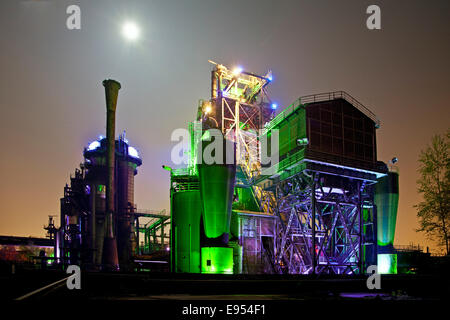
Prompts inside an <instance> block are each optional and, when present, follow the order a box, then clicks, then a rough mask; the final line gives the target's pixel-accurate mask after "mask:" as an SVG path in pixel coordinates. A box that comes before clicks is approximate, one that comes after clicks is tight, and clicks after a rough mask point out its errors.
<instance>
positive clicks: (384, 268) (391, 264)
mask: <svg viewBox="0 0 450 320" xmlns="http://www.w3.org/2000/svg"><path fill="white" fill-rule="evenodd" d="M377 266H378V267H377V269H378V273H380V274H397V254H390V253H383V254H378V257H377Z"/></svg>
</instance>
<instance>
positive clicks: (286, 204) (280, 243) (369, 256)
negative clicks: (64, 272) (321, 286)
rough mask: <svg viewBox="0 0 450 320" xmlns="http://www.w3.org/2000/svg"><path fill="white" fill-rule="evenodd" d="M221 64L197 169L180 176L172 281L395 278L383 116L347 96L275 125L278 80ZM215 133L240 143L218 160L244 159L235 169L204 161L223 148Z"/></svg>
mask: <svg viewBox="0 0 450 320" xmlns="http://www.w3.org/2000/svg"><path fill="white" fill-rule="evenodd" d="M210 62H212V61H210ZM212 63H213V64H214V70H213V71H212V74H211V97H210V99H208V100H202V101H201V102H200V105H199V108H198V113H197V119H196V121H194V122H192V123H190V132H191V139H192V141H191V159H190V161H189V163H188V164H187V166H185V167H184V168H178V169H172V170H171V218H172V228H171V248H172V251H171V262H172V264H171V266H172V271H173V272H190V273H199V272H201V273H234V274H239V273H278V274H285V273H289V274H311V273H327V274H361V273H365V272H366V271H365V270H366V269H367V267H368V266H369V265H374V264H377V263H380V262H381V263H382V264H383V265H387V266H383V270H386V272H392V273H394V272H395V270H394V269H395V255H394V254H393V248H392V244H393V239H394V232H395V220H396V213H397V212H396V211H397V204H398V174H397V173H395V172H389V170H388V166H387V165H386V164H385V163H383V162H380V161H378V160H377V153H376V151H377V146H376V129H377V128H378V127H379V126H380V122H379V120H378V119H377V118H376V116H375V115H374V114H373V113H372V112H371V111H370V110H368V109H367V108H366V107H364V106H363V105H362V104H361V103H359V102H358V101H357V100H356V99H354V98H352V97H351V96H350V95H349V94H347V93H345V92H342V91H339V92H330V93H324V94H316V95H309V96H304V97H300V98H299V99H297V100H296V101H295V102H294V103H293V104H291V105H290V106H289V107H287V108H285V109H284V110H283V111H281V112H280V113H278V114H277V115H276V116H275V109H276V108H277V105H276V104H275V103H274V102H273V101H272V100H271V99H270V97H269V96H268V94H267V86H268V85H269V84H270V83H271V81H272V75H271V72H268V73H267V74H266V75H264V76H259V75H256V74H253V73H251V72H247V71H244V70H242V69H240V68H236V69H234V70H231V69H228V68H227V67H225V66H223V65H220V64H216V63H214V62H212ZM210 132H220V134H221V135H222V136H223V138H224V141H225V143H224V144H223V145H224V146H227V145H233V147H232V148H231V149H230V148H227V147H224V151H223V152H222V153H221V152H219V153H221V154H226V151H227V150H228V151H229V150H233V152H231V153H234V159H235V161H234V162H233V163H232V164H230V163H226V164H218V163H213V164H206V163H197V162H198V160H199V159H202V156H205V155H204V152H205V151H206V150H207V148H208V146H209V145H210V144H212V142H211V141H216V140H217V141H219V140H220V139H221V136H220V134H219V135H218V134H217V133H215V134H212V133H210ZM213 135H214V139H213V138H212V137H211V136H213ZM205 145H206V146H205ZM276 145H277V147H275V146H276ZM264 151H266V152H267V154H266V155H265V154H264ZM216 152H217V150H216ZM229 153H230V152H228V154H227V157H228V156H230V154H229ZM199 154H200V156H199ZM274 155H275V156H276V157H275V158H274V157H272V156H274ZM232 156H233V154H232ZM264 157H266V158H270V159H271V160H270V161H266V160H267V159H265V158H264ZM231 158H233V157H231ZM274 159H275V160H274ZM224 160H225V159H224ZM263 160H264V161H263ZM222 163H225V161H223V162H222ZM379 251H380V252H381V253H382V255H378V252H379ZM379 258H381V260H379Z"/></svg>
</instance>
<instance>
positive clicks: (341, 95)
mask: <svg viewBox="0 0 450 320" xmlns="http://www.w3.org/2000/svg"><path fill="white" fill-rule="evenodd" d="M335 99H344V100H346V101H347V102H349V103H350V104H352V105H353V106H354V107H355V108H356V109H358V110H359V111H361V112H362V113H364V114H365V115H366V116H367V117H369V118H370V119H371V120H372V121H373V122H375V126H376V127H377V128H379V127H380V120H379V119H378V118H377V116H376V115H375V114H374V113H373V112H372V111H370V110H369V109H368V108H367V107H365V106H364V105H363V104H362V103H361V102H359V101H358V100H356V99H355V98H353V97H352V96H351V95H349V94H348V93H347V92H345V91H333V92H324V93H317V94H311V95H307V96H302V97H300V98H298V99H297V100H295V101H294V102H293V103H291V104H290V105H289V106H288V107H287V108H286V109H284V110H283V111H281V112H280V113H279V114H278V115H277V116H276V117H275V118H273V119H272V121H270V122H269V123H268V124H267V125H266V127H265V130H264V132H263V134H264V133H266V132H267V131H269V130H270V129H272V128H273V127H275V126H276V125H277V124H279V123H280V122H281V121H282V120H284V119H285V118H287V117H288V116H289V115H290V114H291V113H293V112H294V111H296V110H297V109H298V108H299V107H300V106H302V105H304V104H307V103H316V102H323V101H331V100H335Z"/></svg>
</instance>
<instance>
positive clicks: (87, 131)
mask: <svg viewBox="0 0 450 320" xmlns="http://www.w3.org/2000/svg"><path fill="white" fill-rule="evenodd" d="M72 4H77V5H79V6H80V8H81V30H68V29H67V28H66V19H67V17H68V15H67V14H66V8H67V6H69V5H72ZM370 4H377V5H379V6H380V8H381V28H382V29H381V30H368V29H367V28H366V19H367V17H368V15H367V14H366V8H367V7H368V5H370ZM126 20H132V21H135V22H136V24H138V25H139V26H140V28H141V39H140V40H139V41H137V42H135V43H130V42H128V41H126V40H125V39H124V38H123V37H122V36H121V34H120V28H121V25H122V24H123V23H124V21H126ZM0 49H1V50H0V72H1V76H0V135H1V136H2V137H3V144H2V145H3V147H2V151H1V157H0V177H1V179H0V234H3V235H23V236H28V235H32V236H43V235H44V230H43V229H42V225H43V224H45V223H46V222H47V215H49V214H59V198H60V197H61V196H62V195H63V187H64V185H65V183H66V182H68V180H69V175H70V174H71V173H73V171H74V169H75V168H76V167H77V166H78V165H79V163H80V162H81V161H82V150H83V147H85V146H87V144H88V143H89V142H90V141H92V140H93V139H95V138H96V137H97V136H98V135H100V134H104V132H105V98H104V89H103V87H102V84H101V82H102V80H103V79H105V78H113V79H116V80H118V81H120V82H121V84H122V89H121V90H120V92H119V101H118V108H117V127H116V131H117V134H118V133H120V132H121V131H122V130H126V131H127V137H128V139H129V141H130V143H131V144H133V145H135V146H136V147H137V148H138V149H139V151H140V153H141V155H142V158H143V165H142V166H141V167H140V169H139V173H138V175H137V176H136V179H135V181H136V184H135V190H136V194H135V200H136V202H137V204H138V207H140V208H146V209H163V208H166V209H168V208H169V174H168V172H167V171H164V170H162V169H161V165H162V164H170V150H171V147H172V146H173V144H171V142H170V134H171V132H172V131H173V130H174V129H175V128H180V127H185V126H186V125H187V122H188V121H191V120H193V118H194V117H195V114H196V106H197V102H198V99H201V98H208V97H209V92H210V91H209V86H210V70H211V65H210V64H209V63H208V59H212V60H214V61H217V62H220V63H222V64H225V65H229V66H234V65H236V64H239V65H241V66H243V67H244V68H245V69H246V70H250V71H253V72H255V73H259V74H262V73H265V72H266V71H267V70H268V69H271V70H272V71H273V74H274V81H273V84H272V85H271V87H270V89H269V92H270V95H271V97H272V99H273V100H275V101H277V102H278V104H279V105H280V106H287V105H289V104H290V103H291V102H293V101H294V100H295V99H296V98H298V97H299V96H302V95H307V94H313V93H320V92H328V91H334V90H344V91H347V92H348V93H349V94H351V95H352V96H354V97H355V98H356V99H358V100H360V102H362V103H363V104H364V105H366V106H367V107H368V108H369V109H370V110H372V111H373V112H374V113H375V114H376V115H377V116H378V117H379V118H380V120H381V128H380V129H378V131H377V140H378V159H379V160H382V161H388V160H389V159H391V158H392V157H393V156H397V157H398V158H399V162H398V166H399V169H400V205H399V213H398V219H397V226H398V227H397V232H396V237H395V242H396V244H408V243H410V242H414V243H418V242H419V243H420V244H422V245H426V244H430V243H429V242H426V241H425V238H424V237H423V236H422V235H417V234H416V233H415V232H414V229H415V228H417V218H416V212H415V209H414V208H413V205H414V204H415V203H417V202H418V201H419V200H420V197H419V196H418V194H417V193H416V184H415V181H416V179H417V178H418V174H417V172H416V169H417V167H418V163H417V158H418V154H419V152H420V150H421V149H423V148H424V147H425V146H426V144H427V143H429V141H430V139H431V137H432V135H433V134H436V133H443V132H445V130H446V129H447V128H448V127H449V126H450V120H449V119H450V105H449V101H450V90H449V84H450V62H449V58H450V1H448V0H443V1H437V0H435V1H426V0H422V1H399V0H397V1H379V0H371V1H331V0H330V1H317V0H316V1H312V0H311V1H262V0H258V1H245V0H240V1H234V0H226V1H225V0H222V1H211V0H209V1H208V0H204V1H194V0H183V1H182V0H178V1H169V0H162V1H150V0H149V1H144V0H142V1H97V0H95V1H94V0H91V1H9V0H6V1H5V0H2V1H1V2H0Z"/></svg>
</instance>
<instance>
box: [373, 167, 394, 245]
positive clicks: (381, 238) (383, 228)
mask: <svg viewBox="0 0 450 320" xmlns="http://www.w3.org/2000/svg"><path fill="white" fill-rule="evenodd" d="M375 204H376V206H377V238H378V245H379V246H388V245H393V244H394V236H395V225H396V221H397V208H398V173H396V172H389V173H388V176H386V177H383V178H381V179H379V180H378V183H377V184H376V191H375Z"/></svg>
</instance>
